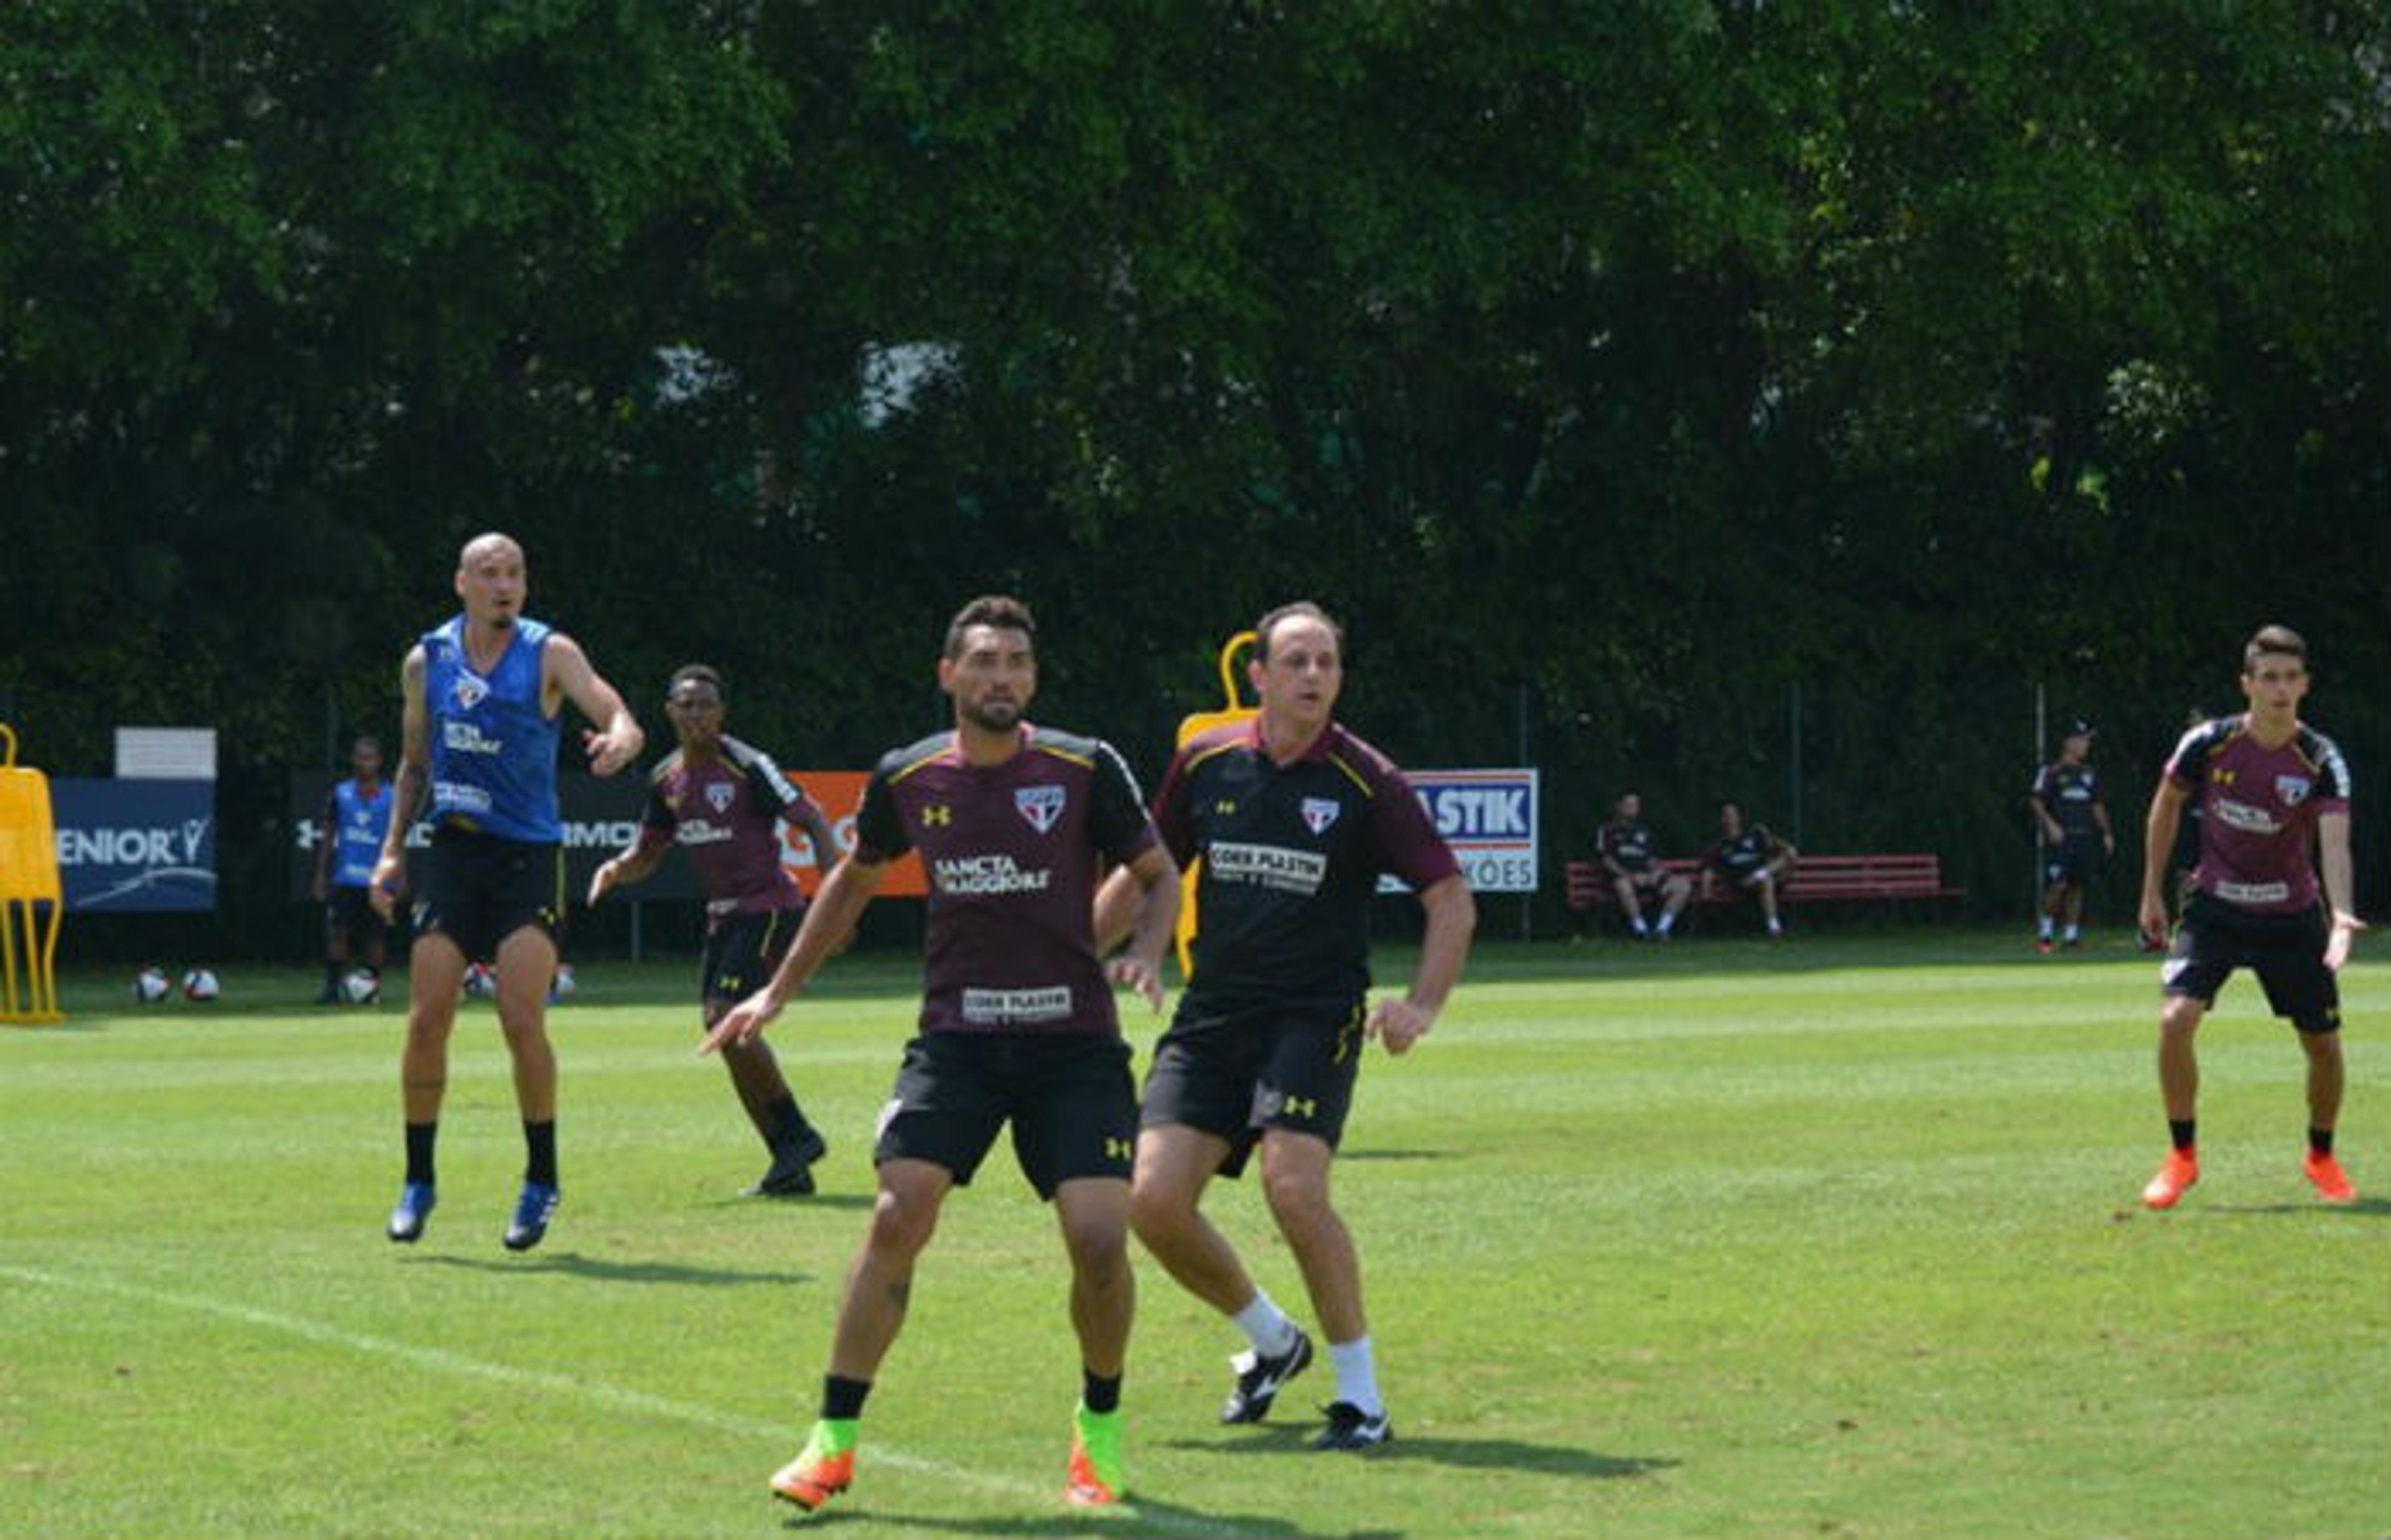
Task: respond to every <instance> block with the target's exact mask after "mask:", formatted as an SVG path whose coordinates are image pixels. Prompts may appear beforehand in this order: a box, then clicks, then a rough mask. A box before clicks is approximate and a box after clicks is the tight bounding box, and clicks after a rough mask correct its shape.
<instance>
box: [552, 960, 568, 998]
mask: <svg viewBox="0 0 2391 1540" xmlns="http://www.w3.org/2000/svg"><path fill="white" fill-rule="evenodd" d="M572 994H573V965H572V964H571V963H558V964H557V965H556V977H555V978H553V979H550V980H549V981H548V1003H549V1005H554V1004H556V1002H557V1001H559V1000H562V999H565V998H567V997H568V996H570V995H572Z"/></svg>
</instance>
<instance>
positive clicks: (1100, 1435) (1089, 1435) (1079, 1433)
mask: <svg viewBox="0 0 2391 1540" xmlns="http://www.w3.org/2000/svg"><path fill="white" fill-rule="evenodd" d="M1063 1495H1064V1496H1065V1497H1066V1498H1067V1499H1069V1500H1070V1501H1071V1502H1074V1503H1076V1504H1078V1505H1079V1507H1081V1508H1102V1507H1104V1506H1105V1505H1107V1504H1110V1503H1117V1502H1119V1501H1120V1500H1121V1499H1122V1498H1123V1497H1126V1496H1127V1495H1129V1481H1128V1479H1127V1478H1126V1477H1124V1476H1123V1475H1122V1474H1121V1414H1120V1413H1119V1412H1118V1411H1110V1412H1092V1411H1090V1410H1088V1408H1087V1407H1085V1406H1081V1407H1079V1409H1078V1410H1076V1411H1074V1412H1073V1413H1072V1414H1071V1464H1070V1479H1069V1482H1068V1484H1066V1486H1065V1487H1064V1489H1063Z"/></svg>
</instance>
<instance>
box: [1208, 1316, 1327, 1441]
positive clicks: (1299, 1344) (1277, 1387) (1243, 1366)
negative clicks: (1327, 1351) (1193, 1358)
mask: <svg viewBox="0 0 2391 1540" xmlns="http://www.w3.org/2000/svg"><path fill="white" fill-rule="evenodd" d="M1229 1367H1232V1368H1234V1369H1235V1370H1236V1371H1237V1383H1236V1386H1235V1388H1234V1389H1233V1390H1231V1391H1230V1392H1229V1399H1228V1401H1227V1402H1226V1403H1225V1404H1224V1405H1222V1406H1221V1421H1222V1422H1226V1423H1238V1422H1260V1420H1261V1419H1262V1418H1266V1417H1268V1416H1270V1409H1271V1403H1272V1402H1273V1401H1275V1400H1277V1399H1278V1392H1280V1391H1282V1390H1284V1389H1285V1388H1286V1382H1287V1381H1288V1380H1292V1379H1294V1378H1295V1377H1296V1376H1297V1375H1299V1374H1301V1373H1302V1372H1303V1371H1304V1370H1305V1369H1307V1368H1310V1367H1312V1339H1311V1338H1309V1337H1307V1336H1305V1335H1304V1333H1303V1328H1301V1327H1298V1328H1296V1332H1295V1345H1294V1346H1293V1347H1290V1348H1288V1349H1287V1350H1286V1352H1285V1353H1281V1354H1273V1355H1272V1356H1270V1357H1268V1358H1265V1357H1263V1356H1262V1355H1261V1354H1259V1353H1256V1352H1255V1351H1254V1350H1253V1349H1251V1348H1247V1350H1246V1351H1245V1352H1243V1353H1241V1354H1237V1355H1236V1356H1235V1357H1234V1358H1232V1359H1230V1360H1229Z"/></svg>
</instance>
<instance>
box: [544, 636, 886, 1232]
mask: <svg viewBox="0 0 2391 1540" xmlns="http://www.w3.org/2000/svg"><path fill="white" fill-rule="evenodd" d="M722 712H723V698H722V676H721V675H720V674H717V673H715V671H714V670H712V669H710V668H708V667H706V666H705V665H704V663H691V664H688V665H687V666H685V667H683V668H681V669H679V670H678V671H676V672H675V673H674V674H673V676H672V681H671V683H670V684H669V685H667V686H666V689H665V714H666V716H667V717H668V718H670V719H671V722H672V725H673V733H674V736H675V737H676V738H679V747H677V748H675V749H674V750H673V751H672V752H671V753H669V754H667V755H666V756H665V759H664V762H663V763H662V764H658V765H657V766H656V767H655V770H654V771H653V773H652V774H651V775H650V776H649V777H648V807H647V813H646V815H645V816H643V817H642V818H641V820H640V838H639V841H638V842H637V843H636V844H634V845H632V847H631V848H630V849H629V850H627V851H625V852H623V853H621V854H620V855H617V856H615V857H614V859H613V860H611V861H608V862H606V863H604V864H603V865H601V866H599V868H598V869H597V870H596V871H594V872H592V873H590V874H589V903H590V905H592V906H595V905H596V904H597V903H598V901H599V900H600V899H601V898H603V897H605V896H606V893H607V892H608V891H609V890H611V889H613V888H614V887H615V886H617V885H618V884H621V883H625V882H640V881H644V880H645V879H647V878H649V877H650V876H652V875H653V874H654V872H655V869H656V868H657V867H658V866H662V865H663V864H664V859H665V853H666V852H667V851H669V850H671V849H672V847H673V846H674V845H675V844H676V843H678V844H679V846H680V848H681V849H682V850H684V851H686V852H687V853H688V854H689V864H690V866H691V868H692V869H693V870H694V871H695V872H696V873H697V880H698V885H699V886H700V887H702V888H704V891H705V951H704V956H703V957H701V958H700V960H699V963H698V989H699V991H700V995H701V998H702V1000H703V1002H704V1004H703V1006H702V1007H701V1008H702V1009H703V1010H704V1023H705V1026H706V1029H707V1030H708V1031H711V1030H712V1029H713V1027H714V1024H715V1023H716V1022H717V1021H719V1020H722V1017H723V1013H724V1012H726V1011H728V1010H729V1009H730V1007H731V1006H732V1005H733V1004H734V1003H736V1002H737V1001H739V1000H741V999H743V998H744V997H745V996H746V995H748V994H749V993H750V992H752V991H753V990H754V989H755V988H756V985H757V984H758V983H759V982H762V981H763V980H764V979H766V978H768V977H769V975H770V973H771V970H772V969H774V968H775V967H777V966H779V964H780V961H781V959H782V957H783V956H787V955H788V950H789V943H791V942H792V941H794V940H795V939H796V934H797V924H798V922H799V921H800V920H801V919H802V918H804V917H805V912H806V896H805V894H804V892H801V891H800V890H799V889H798V887H797V883H796V879H795V878H793V877H791V876H790V875H789V872H788V868H787V867H785V866H782V864H781V824H782V821H783V820H785V821H787V822H789V823H791V824H795V826H796V827H797V828H800V829H802V830H804V831H805V835H806V839H807V841H808V842H809V843H810V844H811V845H812V846H813V853H814V863H815V869H816V870H817V871H820V872H822V873H824V874H827V873H828V872H829V871H830V869H831V866H832V863H834V861H836V860H837V859H838V841H836V840H835V839H834V838H833V836H832V834H831V828H830V821H829V820H828V819H826V818H824V817H823V816H822V812H821V808H819V807H817V806H815V805H814V801H813V799H812V798H810V797H808V796H807V795H806V794H805V792H804V790H803V789H800V788H799V787H798V786H797V785H796V783H795V782H794V781H792V780H790V779H789V778H788V777H787V776H784V775H782V774H781V767H780V766H779V765H777V764H773V763H772V757H771V756H770V755H769V754H767V753H765V752H764V751H761V750H759V749H756V748H753V747H750V746H749V745H748V744H745V743H743V742H741V741H740V740H739V739H738V738H732V737H730V735H729V734H727V733H725V732H724V731H723V730H722ZM722 1063H723V1067H724V1068H725V1069H727V1070H729V1071H730V1087H731V1089H732V1090H733V1091H735V1092H737V1093H738V1096H739V1104H740V1106H742V1107H743V1108H745V1109H746V1110H747V1117H748V1120H749V1121H750V1122H752V1123H755V1125H756V1133H757V1134H758V1135H760V1136H762V1137H763V1140H764V1148H765V1149H767V1150H769V1151H770V1153H771V1165H770V1166H769V1168H768V1169H767V1170H766V1171H765V1173H764V1175H763V1177H762V1179H761V1180H759V1181H757V1182H756V1185H755V1186H754V1187H749V1188H748V1189H747V1196H749V1197H751V1198H756V1197H763V1198H795V1197H803V1196H804V1195H806V1194H808V1193H810V1192H812V1191H813V1190H814V1176H813V1165H814V1162H815V1161H819V1160H821V1158H822V1156H823V1155H824V1154H825V1153H827V1151H828V1149H829V1148H830V1147H829V1146H828V1145H827V1144H826V1143H824V1142H823V1139H822V1136H821V1133H820V1132H819V1131H818V1130H817V1129H816V1128H815V1127H814V1126H813V1124H812V1123H809V1122H808V1121H807V1119H806V1115H805V1113H804V1111H803V1110H800V1109H799V1108H798V1106H797V1098H796V1096H795V1093H794V1092H792V1091H791V1090H790V1089H789V1083H788V1081H787V1080H786V1079H785V1078H784V1077H783V1076H782V1073H781V1065H780V1060H779V1059H776V1058H774V1057H773V1054H772V1046H771V1045H770V1044H769V1043H767V1042H765V1041H764V1040H763V1039H762V1038H760V1037H759V1038H756V1039H754V1040H752V1041H750V1042H747V1043H743V1044H741V1045H738V1046H731V1047H726V1048H725V1049H724V1050H723V1053H722Z"/></svg>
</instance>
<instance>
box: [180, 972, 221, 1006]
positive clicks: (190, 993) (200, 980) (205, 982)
mask: <svg viewBox="0 0 2391 1540" xmlns="http://www.w3.org/2000/svg"><path fill="white" fill-rule="evenodd" d="M223 993H224V989H223V986H222V985H220V984H218V983H217V982H216V976H215V975H214V974H213V973H212V972H210V971H208V970H207V969H204V968H195V969H191V970H190V971H189V972H188V973H186V974H184V975H183V998H184V999H186V1000H193V1001H197V1002H198V1003H199V1004H200V1005H206V1004H207V1003H208V1002H210V1001H211V1000H213V999H214V998H215V997H216V996H217V995H221V994H223Z"/></svg>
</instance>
